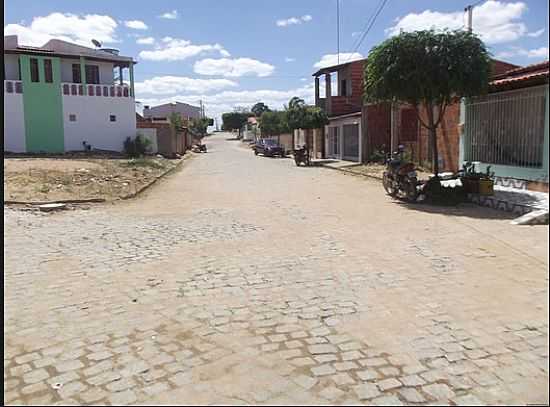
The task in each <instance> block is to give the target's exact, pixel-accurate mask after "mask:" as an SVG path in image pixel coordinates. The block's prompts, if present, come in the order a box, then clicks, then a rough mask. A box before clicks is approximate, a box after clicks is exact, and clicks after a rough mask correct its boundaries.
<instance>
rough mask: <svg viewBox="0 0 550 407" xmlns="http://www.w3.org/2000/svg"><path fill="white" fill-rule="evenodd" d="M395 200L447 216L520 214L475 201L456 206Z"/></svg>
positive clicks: (508, 218)
mask: <svg viewBox="0 0 550 407" xmlns="http://www.w3.org/2000/svg"><path fill="white" fill-rule="evenodd" d="M393 202H394V203H395V204H396V205H400V206H402V207H404V208H407V209H410V210H412V211H418V212H424V213H433V214H438V215H445V216H456V217H463V218H473V219H502V220H512V219H515V218H517V217H519V216H520V215H518V214H515V213H512V212H506V211H501V210H497V209H493V208H488V207H484V206H479V205H476V204H474V203H467V202H466V203H461V204H458V205H456V206H455V205H434V204H430V203H424V202H422V203H410V202H405V201H400V200H398V199H394V200H393Z"/></svg>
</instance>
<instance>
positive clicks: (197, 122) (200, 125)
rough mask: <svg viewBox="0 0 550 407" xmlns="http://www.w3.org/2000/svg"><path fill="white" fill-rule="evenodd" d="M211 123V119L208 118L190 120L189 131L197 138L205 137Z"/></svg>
mask: <svg viewBox="0 0 550 407" xmlns="http://www.w3.org/2000/svg"><path fill="white" fill-rule="evenodd" d="M211 122H212V119H209V118H208V117H201V118H198V119H191V120H190V121H189V130H191V132H192V133H194V134H196V135H198V136H204V135H206V130H207V129H208V126H209V125H210V123H211Z"/></svg>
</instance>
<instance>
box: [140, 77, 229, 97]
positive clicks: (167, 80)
mask: <svg viewBox="0 0 550 407" xmlns="http://www.w3.org/2000/svg"><path fill="white" fill-rule="evenodd" d="M235 86H237V83H236V82H234V81H231V80H229V79H194V78H187V77H184V76H155V77H154V78H151V79H147V80H145V81H143V82H136V84H135V88H136V92H139V93H146V94H152V95H169V94H171V93H172V94H173V93H179V92H185V93H200V92H203V93H207V92H213V91H217V90H221V89H227V88H232V87H235Z"/></svg>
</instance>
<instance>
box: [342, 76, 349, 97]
mask: <svg viewBox="0 0 550 407" xmlns="http://www.w3.org/2000/svg"><path fill="white" fill-rule="evenodd" d="M347 85H348V84H347V81H346V80H345V79H342V80H341V81H340V96H347V95H348V86H347Z"/></svg>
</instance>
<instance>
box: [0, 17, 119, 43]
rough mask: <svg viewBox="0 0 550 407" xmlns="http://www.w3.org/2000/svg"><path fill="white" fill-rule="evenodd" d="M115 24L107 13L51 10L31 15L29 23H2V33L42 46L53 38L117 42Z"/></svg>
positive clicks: (22, 41)
mask: <svg viewBox="0 0 550 407" xmlns="http://www.w3.org/2000/svg"><path fill="white" fill-rule="evenodd" d="M116 28H117V23H116V21H115V20H114V19H113V18H112V17H110V16H106V15H98V14H87V15H84V16H79V15H75V14H68V13H67V14H63V13H51V14H49V15H47V16H45V17H35V18H33V20H32V22H31V24H30V25H28V26H25V25H23V24H8V25H6V26H4V35H17V36H18V37H19V38H18V40H19V44H22V45H31V46H42V45H44V44H45V43H46V42H48V41H49V40H51V39H54V38H55V39H60V40H64V41H69V42H73V43H77V44H80V45H84V46H88V47H89V46H91V45H92V44H91V40H92V39H96V40H98V41H99V42H101V43H114V42H117V39H116V36H115V31H116Z"/></svg>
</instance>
